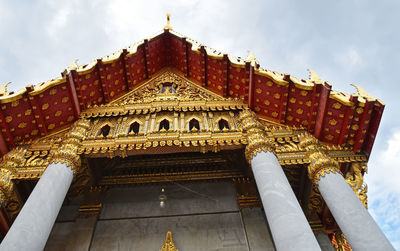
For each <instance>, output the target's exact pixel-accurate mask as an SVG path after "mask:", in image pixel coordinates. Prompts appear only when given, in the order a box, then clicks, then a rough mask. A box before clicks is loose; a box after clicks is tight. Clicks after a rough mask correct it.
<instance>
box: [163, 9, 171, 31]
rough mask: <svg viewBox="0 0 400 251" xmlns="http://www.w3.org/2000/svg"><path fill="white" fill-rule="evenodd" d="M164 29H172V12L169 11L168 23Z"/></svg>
mask: <svg viewBox="0 0 400 251" xmlns="http://www.w3.org/2000/svg"><path fill="white" fill-rule="evenodd" d="M164 29H167V30H172V27H171V14H169V13H167V25H165V26H164Z"/></svg>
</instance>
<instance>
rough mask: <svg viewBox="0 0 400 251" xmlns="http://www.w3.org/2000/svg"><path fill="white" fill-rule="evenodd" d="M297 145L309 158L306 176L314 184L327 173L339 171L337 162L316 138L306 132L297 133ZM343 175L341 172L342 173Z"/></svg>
mask: <svg viewBox="0 0 400 251" xmlns="http://www.w3.org/2000/svg"><path fill="white" fill-rule="evenodd" d="M299 139H300V144H299V147H300V148H303V149H305V150H306V155H307V156H308V158H309V159H310V160H311V163H310V164H309V165H308V168H307V169H308V177H309V178H310V180H311V181H312V182H313V184H314V185H316V186H318V181H319V180H320V178H321V177H324V176H325V175H326V174H328V173H340V174H342V173H341V172H340V167H339V163H338V162H337V161H335V160H333V159H331V158H330V157H329V156H328V155H327V154H326V153H325V152H324V150H323V148H322V147H321V145H320V144H319V141H318V139H316V138H315V137H314V136H312V135H311V134H309V133H308V132H305V133H302V134H300V135H299ZM342 175H343V174H342Z"/></svg>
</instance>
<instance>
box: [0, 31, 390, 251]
mask: <svg viewBox="0 0 400 251" xmlns="http://www.w3.org/2000/svg"><path fill="white" fill-rule="evenodd" d="M356 88H357V92H358V93H357V94H351V95H350V94H343V93H341V92H337V91H334V90H332V88H331V85H330V84H329V83H328V82H326V81H322V80H321V79H320V78H319V77H318V76H317V74H316V73H315V72H313V71H312V70H310V78H309V79H301V80H299V79H297V78H296V77H293V76H290V75H289V74H280V73H277V72H273V71H270V70H266V69H263V68H261V67H260V65H259V63H258V62H257V61H256V59H255V58H254V56H253V55H250V56H249V57H248V58H247V59H246V60H244V59H241V58H236V57H233V56H230V55H227V54H223V53H220V52H218V51H216V50H214V49H211V48H209V47H207V46H204V45H202V44H200V43H198V42H196V41H194V40H192V39H189V38H187V37H185V36H183V35H181V34H179V33H177V32H175V31H174V30H172V28H171V27H170V26H169V24H168V25H167V26H166V27H164V30H163V31H162V32H160V33H159V34H157V35H156V36H154V37H151V38H148V39H145V40H143V41H141V42H139V43H137V44H134V45H132V46H129V47H127V48H125V49H122V50H120V51H118V52H115V53H113V54H111V55H108V56H105V57H103V58H100V59H97V60H95V61H93V62H91V63H89V64H87V65H81V66H79V65H78V64H77V63H76V62H74V63H72V64H71V65H70V66H68V67H67V69H65V71H63V72H62V74H61V77H59V78H57V79H53V80H49V81H47V82H44V83H41V84H38V85H36V86H28V87H26V88H25V89H24V90H21V91H18V92H16V93H13V92H7V90H6V88H1V89H0V95H1V96H0V105H1V109H0V126H1V133H0V152H1V154H2V156H3V157H2V162H1V163H0V206H1V211H0V230H1V237H2V242H1V244H0V250H43V249H44V250H163V251H167V250H168V251H169V250H181V251H188V250H199V251H200V250H201V251H203V250H351V249H353V250H394V248H393V247H392V245H391V244H390V242H389V241H388V240H387V238H386V237H385V235H384V234H383V232H382V231H381V230H380V229H379V227H378V225H377V224H376V223H375V221H374V220H373V218H372V217H371V215H370V214H369V213H368V210H367V206H368V205H367V195H366V193H367V185H366V184H365V183H364V181H363V175H364V174H365V173H366V172H367V162H368V158H369V155H370V152H371V150H372V146H373V143H374V140H375V136H376V133H377V130H378V127H379V123H380V119H381V116H382V112H383V109H384V104H383V103H382V102H381V101H379V100H378V99H376V98H373V97H371V96H370V95H368V94H367V93H366V92H365V91H364V90H362V89H361V88H360V87H358V86H356Z"/></svg>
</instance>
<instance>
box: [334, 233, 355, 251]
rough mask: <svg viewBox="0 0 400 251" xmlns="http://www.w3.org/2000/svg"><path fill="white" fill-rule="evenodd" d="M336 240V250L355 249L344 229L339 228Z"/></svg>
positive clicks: (348, 250)
mask: <svg viewBox="0 0 400 251" xmlns="http://www.w3.org/2000/svg"><path fill="white" fill-rule="evenodd" d="M335 240H336V251H351V250H353V249H352V248H351V247H350V244H349V242H348V241H347V239H346V237H345V236H344V234H343V233H342V231H340V230H338V231H336V232H335Z"/></svg>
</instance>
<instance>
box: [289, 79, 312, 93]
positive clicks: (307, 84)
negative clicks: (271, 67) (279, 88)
mask: <svg viewBox="0 0 400 251" xmlns="http://www.w3.org/2000/svg"><path fill="white" fill-rule="evenodd" d="M290 80H291V81H292V82H293V83H294V86H296V87H297V88H299V89H303V90H308V91H310V90H312V89H313V88H314V85H315V84H314V83H313V82H311V81H310V80H306V79H302V80H299V79H298V78H296V77H292V76H290Z"/></svg>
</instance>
